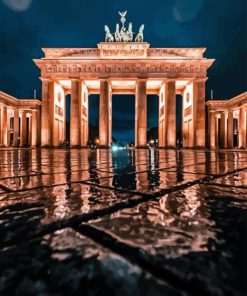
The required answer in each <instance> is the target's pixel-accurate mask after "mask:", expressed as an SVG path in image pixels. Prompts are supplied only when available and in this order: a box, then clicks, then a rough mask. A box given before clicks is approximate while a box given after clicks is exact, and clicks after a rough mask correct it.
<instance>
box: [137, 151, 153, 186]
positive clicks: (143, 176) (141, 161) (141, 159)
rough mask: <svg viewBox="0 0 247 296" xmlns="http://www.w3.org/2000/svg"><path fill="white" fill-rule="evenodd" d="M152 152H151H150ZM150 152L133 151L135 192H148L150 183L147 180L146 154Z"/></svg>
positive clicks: (147, 158)
mask: <svg viewBox="0 0 247 296" xmlns="http://www.w3.org/2000/svg"><path fill="white" fill-rule="evenodd" d="M151 151H153V150H151ZM149 153H150V150H135V171H136V174H135V179H136V190H137V191H138V190H139V191H145V190H147V191H148V190H149V186H150V182H149V179H148V160H149V157H148V154H149ZM139 172H140V173H139Z"/></svg>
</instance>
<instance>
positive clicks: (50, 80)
mask: <svg viewBox="0 0 247 296" xmlns="http://www.w3.org/2000/svg"><path fill="white" fill-rule="evenodd" d="M39 79H40V80H41V81H42V82H54V80H53V79H51V78H46V77H39Z"/></svg>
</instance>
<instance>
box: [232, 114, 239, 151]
mask: <svg viewBox="0 0 247 296" xmlns="http://www.w3.org/2000/svg"><path fill="white" fill-rule="evenodd" d="M233 147H238V119H237V118H233Z"/></svg>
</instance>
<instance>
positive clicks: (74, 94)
mask: <svg viewBox="0 0 247 296" xmlns="http://www.w3.org/2000/svg"><path fill="white" fill-rule="evenodd" d="M80 126H81V82H80V80H77V79H73V80H71V103H70V146H80V143H81V141H80Z"/></svg>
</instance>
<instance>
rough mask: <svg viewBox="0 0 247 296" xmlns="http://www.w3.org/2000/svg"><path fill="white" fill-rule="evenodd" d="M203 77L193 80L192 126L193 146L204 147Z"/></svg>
mask: <svg viewBox="0 0 247 296" xmlns="http://www.w3.org/2000/svg"><path fill="white" fill-rule="evenodd" d="M205 114H206V113H205V79H202V80H195V81H194V82H193V127H194V141H193V142H194V147H201V148H204V147H205V143H206V126H205V116H206V115H205Z"/></svg>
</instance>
